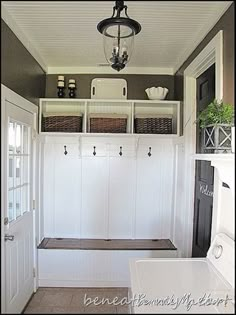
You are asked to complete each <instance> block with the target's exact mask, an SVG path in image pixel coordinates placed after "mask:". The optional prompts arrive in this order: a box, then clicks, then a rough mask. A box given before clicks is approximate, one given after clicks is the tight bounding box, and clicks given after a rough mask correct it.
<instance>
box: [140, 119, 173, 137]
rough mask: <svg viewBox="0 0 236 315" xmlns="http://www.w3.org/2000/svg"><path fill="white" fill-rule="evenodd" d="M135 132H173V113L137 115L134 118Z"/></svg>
mask: <svg viewBox="0 0 236 315" xmlns="http://www.w3.org/2000/svg"><path fill="white" fill-rule="evenodd" d="M134 128H135V133H150V134H151V133H152V134H171V133H172V116H171V115H162V116H161V115H136V116H135V119H134Z"/></svg>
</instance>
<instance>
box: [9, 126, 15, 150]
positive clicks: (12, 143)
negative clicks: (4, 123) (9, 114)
mask: <svg viewBox="0 0 236 315" xmlns="http://www.w3.org/2000/svg"><path fill="white" fill-rule="evenodd" d="M8 137H9V140H8V141H9V146H8V148H9V154H13V153H14V152H15V126H14V123H13V122H11V121H10V122H9V125H8Z"/></svg>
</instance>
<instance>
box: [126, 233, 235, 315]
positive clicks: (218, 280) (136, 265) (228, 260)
mask: <svg viewBox="0 0 236 315" xmlns="http://www.w3.org/2000/svg"><path fill="white" fill-rule="evenodd" d="M234 251H235V242H234V241H233V240H232V239H231V238H229V237H228V236H227V235H225V234H223V233H220V234H218V235H216V237H215V239H214V241H213V242H212V244H211V246H210V249H209V251H208V253H207V257H206V258H184V259H183V258H172V259H164V258H160V259H155V258H153V259H134V260H131V261H130V275H131V288H130V290H129V303H130V304H129V305H130V311H131V313H135V314H145V313H148V314H158V313H186V314H188V313H211V314H212V313H213V314H218V313H220V314H233V313H234V312H235V302H234V273H235V262H234Z"/></svg>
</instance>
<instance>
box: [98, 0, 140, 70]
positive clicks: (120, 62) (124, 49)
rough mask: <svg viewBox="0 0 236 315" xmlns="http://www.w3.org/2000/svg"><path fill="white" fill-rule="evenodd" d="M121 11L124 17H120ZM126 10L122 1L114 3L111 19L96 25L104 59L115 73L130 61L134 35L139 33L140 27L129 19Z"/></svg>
mask: <svg viewBox="0 0 236 315" xmlns="http://www.w3.org/2000/svg"><path fill="white" fill-rule="evenodd" d="M123 10H124V11H125V16H123V17H122V16H121V12H122V11H123ZM127 10H128V7H127V6H126V5H124V1H116V3H115V6H114V7H113V15H112V17H110V18H107V19H104V20H102V21H101V22H100V23H98V25H97V29H98V31H99V32H100V33H102V34H103V39H104V52H105V56H106V59H107V61H108V62H109V63H110V64H111V66H112V68H113V69H115V70H117V71H120V70H122V69H124V67H125V65H126V64H127V62H128V61H129V60H130V57H131V54H132V51H133V44H134V35H136V34H138V33H139V32H140V31H141V25H140V24H139V23H138V22H137V21H135V20H132V19H130V18H129V16H128V14H127Z"/></svg>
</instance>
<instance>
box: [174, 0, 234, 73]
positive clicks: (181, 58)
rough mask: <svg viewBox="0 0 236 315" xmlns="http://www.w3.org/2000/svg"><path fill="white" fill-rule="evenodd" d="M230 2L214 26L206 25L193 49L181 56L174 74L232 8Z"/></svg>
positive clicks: (193, 44) (195, 41)
mask: <svg viewBox="0 0 236 315" xmlns="http://www.w3.org/2000/svg"><path fill="white" fill-rule="evenodd" d="M226 2H228V3H227V4H226V6H225V9H224V10H223V11H222V12H221V14H220V15H219V16H218V17H217V18H216V20H215V23H214V25H213V26H212V21H211V23H210V22H209V23H208V26H207V25H206V26H205V27H204V30H203V31H202V32H201V34H199V36H197V37H196V38H197V39H196V40H194V41H193V43H192V45H191V47H189V48H188V49H186V50H185V52H184V53H183V54H182V55H181V56H180V58H179V60H178V61H177V62H176V64H175V66H174V74H175V73H176V72H177V71H178V70H179V69H180V67H181V66H182V65H183V64H184V62H185V61H186V60H187V59H188V58H189V57H190V56H191V54H192V53H193V52H194V50H195V49H196V48H197V47H198V45H199V44H200V43H201V42H202V41H203V39H204V38H205V37H206V36H207V34H208V33H209V32H210V31H211V30H212V29H213V28H214V26H215V25H216V24H217V22H218V21H219V20H220V19H221V17H222V16H223V15H224V13H225V12H226V11H227V10H228V8H229V7H230V6H231V4H232V3H233V1H226Z"/></svg>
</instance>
